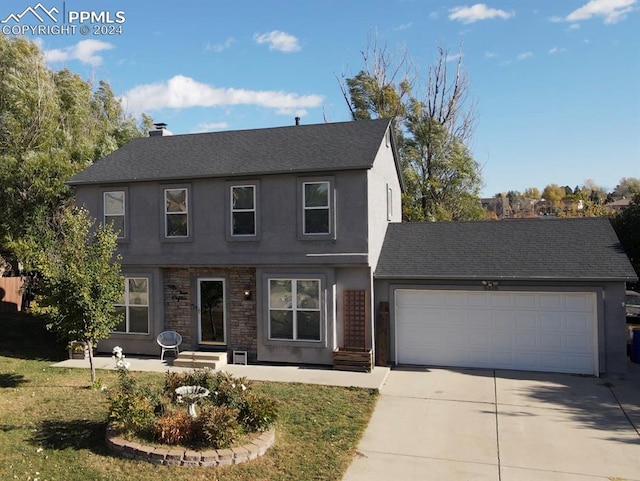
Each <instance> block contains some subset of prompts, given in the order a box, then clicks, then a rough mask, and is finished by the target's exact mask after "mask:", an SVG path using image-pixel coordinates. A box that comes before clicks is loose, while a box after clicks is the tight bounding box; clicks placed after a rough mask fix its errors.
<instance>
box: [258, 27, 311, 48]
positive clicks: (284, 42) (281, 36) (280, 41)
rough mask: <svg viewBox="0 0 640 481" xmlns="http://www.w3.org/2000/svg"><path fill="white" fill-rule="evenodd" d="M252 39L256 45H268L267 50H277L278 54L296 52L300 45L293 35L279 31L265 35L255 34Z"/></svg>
mask: <svg viewBox="0 0 640 481" xmlns="http://www.w3.org/2000/svg"><path fill="white" fill-rule="evenodd" d="M253 39H254V40H255V41H256V43H258V44H262V43H268V44H269V50H279V51H280V52H286V53H289V52H298V51H299V50H300V45H299V44H298V39H297V38H296V37H294V36H293V35H289V34H288V33H285V32H281V31H280V30H273V31H271V32H267V33H256V34H255V35H254V36H253Z"/></svg>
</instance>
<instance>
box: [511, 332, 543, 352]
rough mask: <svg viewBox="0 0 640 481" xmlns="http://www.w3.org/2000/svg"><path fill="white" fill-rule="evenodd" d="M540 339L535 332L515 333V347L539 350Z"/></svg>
mask: <svg viewBox="0 0 640 481" xmlns="http://www.w3.org/2000/svg"><path fill="white" fill-rule="evenodd" d="M539 344H540V340H539V339H538V335H537V334H535V333H523V332H521V333H518V334H516V335H515V347H516V348H517V349H521V350H522V349H524V350H526V349H533V350H538V347H539Z"/></svg>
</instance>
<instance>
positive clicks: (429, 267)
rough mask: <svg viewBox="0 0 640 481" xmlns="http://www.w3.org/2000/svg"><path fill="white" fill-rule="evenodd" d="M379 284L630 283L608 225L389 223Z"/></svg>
mask: <svg viewBox="0 0 640 481" xmlns="http://www.w3.org/2000/svg"><path fill="white" fill-rule="evenodd" d="M375 277H376V278H405V279H410V278H414V279H487V280H493V279H514V280H523V279H527V280H534V279H537V280H625V281H630V280H633V279H634V278H635V277H636V274H635V272H634V270H633V267H632V266H631V263H630V262H629V259H628V258H627V256H626V255H625V254H624V252H623V250H622V247H621V246H620V242H619V240H618V238H617V236H616V234H615V231H614V230H613V228H612V226H611V223H610V222H609V219H607V218H579V219H578V218H576V219H522V220H512V221H480V222H436V223H402V224H391V225H389V229H388V230H387V235H386V237H385V242H384V245H383V247H382V253H381V256H380V260H379V263H378V266H377V269H376V273H375Z"/></svg>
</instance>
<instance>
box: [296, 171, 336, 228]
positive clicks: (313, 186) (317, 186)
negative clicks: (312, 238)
mask: <svg viewBox="0 0 640 481" xmlns="http://www.w3.org/2000/svg"><path fill="white" fill-rule="evenodd" d="M329 191H330V183H329V182H326V181H321V182H303V183H302V207H303V217H302V232H303V233H304V234H305V235H308V234H330V233H331V231H330V221H329V220H330V205H329V200H330V197H329Z"/></svg>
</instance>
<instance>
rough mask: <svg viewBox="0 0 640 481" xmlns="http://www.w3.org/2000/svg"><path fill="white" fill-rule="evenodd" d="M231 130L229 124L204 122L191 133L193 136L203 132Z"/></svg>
mask: <svg viewBox="0 0 640 481" xmlns="http://www.w3.org/2000/svg"><path fill="white" fill-rule="evenodd" d="M228 128H229V124H228V123H227V122H202V123H200V124H198V125H196V127H195V129H193V130H192V131H191V133H192V134H198V133H202V132H214V131H216V130H225V129H228Z"/></svg>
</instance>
